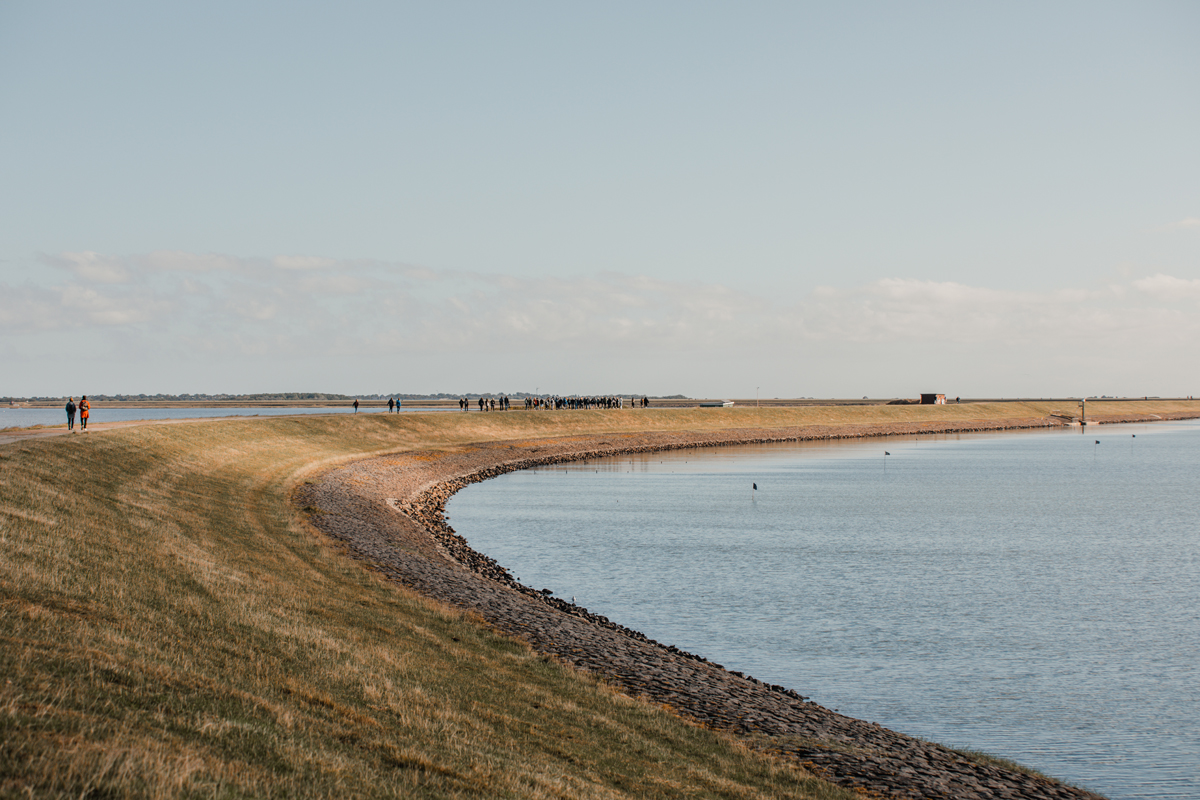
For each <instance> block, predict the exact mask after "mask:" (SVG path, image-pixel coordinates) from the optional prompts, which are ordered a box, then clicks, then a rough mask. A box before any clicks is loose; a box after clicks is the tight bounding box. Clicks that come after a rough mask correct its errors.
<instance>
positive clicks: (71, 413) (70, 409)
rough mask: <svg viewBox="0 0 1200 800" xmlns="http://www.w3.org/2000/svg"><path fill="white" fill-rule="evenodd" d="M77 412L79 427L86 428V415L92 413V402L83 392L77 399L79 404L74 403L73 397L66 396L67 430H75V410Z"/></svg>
mask: <svg viewBox="0 0 1200 800" xmlns="http://www.w3.org/2000/svg"><path fill="white" fill-rule="evenodd" d="M76 411H78V412H79V429H80V430H84V431H86V430H87V423H88V417H90V416H91V415H92V404H91V403H89V402H88V399H87V395H86V394H85V395H84V396H83V397H82V398H80V400H79V404H78V405H76V404H75V398H74V397H68V398H67V430H69V431H73V430H75V412H76Z"/></svg>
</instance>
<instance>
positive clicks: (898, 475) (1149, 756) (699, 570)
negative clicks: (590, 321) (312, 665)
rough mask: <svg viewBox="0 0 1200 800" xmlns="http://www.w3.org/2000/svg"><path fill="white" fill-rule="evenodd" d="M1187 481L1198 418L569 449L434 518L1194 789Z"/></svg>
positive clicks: (983, 720) (1198, 711)
mask: <svg viewBox="0 0 1200 800" xmlns="http://www.w3.org/2000/svg"><path fill="white" fill-rule="evenodd" d="M1097 441H1099V444H1096V442H1097ZM885 450H886V451H888V452H890V453H891V455H890V456H884V452H885ZM1198 475H1200V425H1197V424H1196V423H1178V424H1177V423H1170V424H1167V423H1163V424H1160V425H1155V426H1114V427H1093V428H1089V429H1087V431H1086V432H1085V433H1084V434H1083V435H1080V433H1079V432H1078V430H1075V431H1072V432H1053V433H1038V434H1018V435H1013V434H1008V435H993V436H963V437H956V436H939V437H932V436H925V437H918V438H914V437H904V438H896V437H893V438H890V439H886V440H872V441H868V442H864V443H855V444H845V443H840V444H824V443H822V444H818V445H808V446H800V447H798V446H794V445H763V446H752V447H738V448H713V449H711V450H705V451H699V452H698V451H685V452H679V453H671V454H649V455H642V456H625V457H621V458H614V459H606V460H600V461H595V460H593V461H591V462H588V463H578V464H570V465H559V466H557V467H547V468H543V469H537V470H530V471H526V472H519V473H512V474H509V475H506V476H503V477H501V478H498V479H496V480H493V481H488V482H486V483H483V484H477V485H474V486H471V487H469V488H468V489H466V490H464V491H463V492H461V493H460V494H459V495H458V496H456V497H455V498H454V499H453V500H452V501H451V503H450V508H449V513H450V515H451V516H452V517H453V524H454V526H455V528H456V529H457V530H458V531H459V533H461V534H463V535H464V536H466V537H467V539H468V540H469V541H470V542H471V544H472V545H473V546H475V547H476V548H477V549H479V550H481V551H483V552H485V553H487V554H489V555H491V556H493V557H495V558H496V559H497V560H498V561H499V562H500V563H501V564H504V565H505V566H506V567H509V568H510V569H512V570H513V571H514V573H515V574H516V575H519V576H521V577H522V579H523V582H524V583H526V584H528V585H531V586H534V587H536V588H542V587H548V588H551V589H553V590H555V592H556V593H557V594H558V595H559V596H560V597H570V596H572V595H574V596H576V597H577V598H578V601H579V603H580V604H582V605H585V606H587V607H589V608H590V609H592V610H593V611H597V612H599V613H602V614H605V615H608V616H609V617H611V618H613V619H615V620H617V621H619V622H621V623H623V624H625V625H628V626H630V627H632V628H635V629H638V630H641V631H643V632H645V633H646V634H648V635H650V636H652V637H654V638H656V639H658V640H660V641H662V642H665V643H668V644H676V645H678V646H680V647H683V648H684V649H687V650H690V651H692V652H695V653H699V654H701V655H704V656H706V657H708V658H711V659H713V660H715V661H718V662H720V663H722V664H725V665H726V666H727V667H730V668H732V669H738V670H742V671H745V672H748V673H749V674H752V675H754V676H755V677H757V678H760V679H762V680H765V681H767V682H769V683H779V684H783V685H785V686H789V687H792V688H795V689H796V690H797V691H799V692H800V693H801V694H804V695H807V696H811V697H812V698H813V699H814V700H816V701H817V702H819V703H821V704H822V705H825V706H828V707H830V708H837V709H839V710H841V711H842V712H843V713H847V714H850V715H853V716H857V717H860V718H864V719H868V720H871V721H876V722H880V723H882V724H884V725H887V726H888V727H892V728H895V729H897V730H901V731H904V732H906V733H910V734H914V735H917V736H922V737H925V738H929V739H933V740H936V741H939V742H942V743H945V744H949V745H952V746H961V747H970V748H974V749H981V750H985V751H988V752H993V753H997V754H1002V755H1004V756H1006V757H1009V758H1014V759H1016V760H1018V761H1021V762H1024V763H1027V764H1030V765H1031V766H1035V767H1037V768H1039V769H1042V770H1044V771H1046V772H1048V773H1050V774H1052V775H1055V776H1058V777H1061V778H1064V779H1066V780H1069V781H1071V782H1073V783H1078V784H1081V785H1085V786H1087V787H1088V788H1091V789H1094V790H1096V791H1100V792H1102V793H1104V794H1107V795H1109V796H1110V797H1113V798H1149V797H1159V798H1162V797H1180V798H1182V797H1188V798H1195V797H1200V767H1198V765H1200V689H1198V688H1197V687H1198V686H1200V675H1198V674H1197V673H1198V668H1197V664H1198V663H1200V657H1198V655H1197V643H1198V642H1200V604H1198V600H1200V557H1198V556H1200V532H1198V526H1197V525H1196V520H1197V519H1198V518H1200V491H1197V490H1198V489H1200V486H1198V481H1197V476H1198ZM752 484H757V485H758V490H757V491H755V490H753V489H752V488H751V487H752Z"/></svg>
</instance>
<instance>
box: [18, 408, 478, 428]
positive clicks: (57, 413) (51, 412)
mask: <svg viewBox="0 0 1200 800" xmlns="http://www.w3.org/2000/svg"><path fill="white" fill-rule="evenodd" d="M63 405H64V406H65V405H66V403H63ZM434 410H437V409H430V408H421V409H417V408H411V409H410V408H402V409H401V411H403V412H408V411H434ZM455 410H457V409H455ZM380 412H382V413H385V414H386V413H387V408H386V407H384V408H363V409H360V410H359V412H358V413H360V414H378V413H380ZM352 413H354V409H353V408H351V407H349V406H347V407H346V408H342V407H340V406H335V407H329V408H312V407H310V406H301V407H299V408H284V407H278V408H257V407H246V408H120V407H117V406H105V405H94V406H92V415H91V417H89V419H88V422H89V424H91V423H96V422H128V421H132V420H142V419H199V418H207V417H278V416H286V415H294V414H352ZM75 422H76V424H78V422H79V418H78V416H76V418H75ZM66 424H67V412H66V411H65V410H64V409H62V408H3V407H0V430H2V429H4V428H32V427H33V426H34V425H64V426H65V425H66Z"/></svg>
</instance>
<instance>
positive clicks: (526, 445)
mask: <svg viewBox="0 0 1200 800" xmlns="http://www.w3.org/2000/svg"><path fill="white" fill-rule="evenodd" d="M1187 416H1190V415H1180V416H1178V417H1172V418H1178V419H1183V418H1187ZM1150 419H1152V418H1151V417H1148V416H1141V415H1139V416H1131V417H1120V418H1115V417H1110V418H1106V419H1103V420H1100V419H1096V420H1093V421H1092V424H1103V423H1105V422H1145V421H1149V420H1150ZM1153 419H1161V417H1154V418H1153ZM1059 425H1060V423H1058V422H1055V421H1053V420H1047V419H1024V420H1006V421H1003V422H992V421H980V422H978V423H961V422H960V423H928V424H905V425H842V426H836V427H834V426H830V427H818V426H812V427H804V428H782V429H770V430H729V431H723V432H716V433H712V432H709V433H637V434H609V435H604V436H586V437H566V438H560V439H544V440H535V441H523V442H486V443H479V444H475V445H471V446H468V447H463V448H457V449H454V450H450V451H429V452H406V453H399V454H394V455H389V456H384V457H378V458H371V459H367V460H363V461H359V462H356V463H353V464H349V465H346V466H342V467H339V468H335V469H332V470H330V471H329V472H327V473H325V474H323V475H322V476H321V477H319V478H318V479H315V480H314V481H313V483H311V484H308V485H305V486H302V487H300V488H299V489H298V490H297V493H296V498H295V499H296V502H297V504H298V505H299V506H300V507H301V508H303V509H304V510H305V511H306V513H307V516H308V519H309V520H310V521H311V522H312V524H313V525H314V526H315V527H317V528H318V529H320V530H321V531H323V532H324V533H326V534H327V535H329V536H330V537H332V538H333V539H335V540H337V541H338V542H340V543H342V544H343V545H344V546H345V548H346V549H347V550H348V551H349V553H350V554H351V555H352V556H353V557H355V558H358V559H360V560H362V561H364V562H366V563H367V564H368V565H370V566H371V567H372V568H373V569H376V570H378V571H380V572H382V573H383V574H384V575H386V576H387V577H389V578H390V579H392V580H395V581H397V582H399V583H401V584H403V585H405V586H408V587H411V588H413V589H415V590H417V591H419V592H421V593H423V594H425V595H427V596H430V597H433V598H436V599H438V600H441V601H443V602H446V603H449V604H452V605H455V606H458V607H461V608H465V609H470V610H473V611H474V612H476V613H478V614H479V615H480V616H481V617H482V618H483V619H485V620H486V621H487V622H489V623H490V624H492V625H494V626H496V627H497V628H499V629H500V630H502V631H504V632H506V633H509V634H511V635H513V636H516V637H518V638H520V639H522V640H524V641H526V642H528V643H529V644H530V645H531V646H532V647H533V648H534V649H535V650H536V651H538V652H540V653H543V654H547V655H552V656H554V657H556V658H558V659H560V660H562V661H564V662H566V663H569V664H572V665H574V666H575V667H577V668H579V669H582V670H584V671H587V672H590V673H592V674H595V675H597V676H599V677H601V678H602V679H603V680H605V681H606V682H608V683H609V684H611V685H612V686H614V687H616V688H618V689H619V690H621V691H623V692H625V693H627V694H629V695H632V696H635V697H644V698H646V699H649V700H652V701H654V702H657V703H663V704H666V705H669V706H671V707H672V708H674V709H675V710H676V711H678V713H680V714H681V715H682V716H684V717H686V718H690V719H693V720H695V721H696V722H698V723H700V724H703V725H705V726H707V727H712V728H716V729H720V730H725V731H728V732H730V733H733V734H735V735H737V736H739V737H742V738H743V740H744V741H745V742H747V743H748V744H750V745H751V746H753V747H756V748H758V749H762V750H765V751H768V752H772V753H774V754H776V755H779V756H782V757H784V758H789V759H795V760H797V761H799V762H800V763H803V764H804V765H806V766H807V767H809V768H810V769H812V770H813V771H815V772H817V773H818V774H821V775H823V776H824V777H826V778H828V779H830V780H833V781H834V782H836V783H840V784H843V785H846V786H850V787H856V788H858V789H860V790H865V791H866V792H867V793H868V794H874V795H875V796H886V797H902V798H935V797H954V798H993V797H1019V798H1030V799H1031V800H1032V799H1033V798H1037V799H1039V800H1041V799H1042V798H1095V797H1098V795H1095V794H1092V793H1090V792H1086V791H1083V790H1080V789H1075V788H1072V787H1067V786H1064V785H1062V784H1058V783H1053V782H1050V781H1047V780H1044V779H1042V778H1039V777H1034V776H1029V775H1026V774H1024V773H1020V772H1016V771H1013V770H1008V769H1004V768H1000V767H995V766H983V765H980V764H977V763H975V762H973V761H970V760H967V759H965V758H964V757H962V756H960V755H958V754H957V753H954V752H953V751H951V750H949V749H947V748H944V747H942V746H940V745H936V744H931V743H928V742H924V741H921V740H918V739H915V738H912V737H909V736H905V735H904V734H901V733H897V732H895V731H891V730H888V729H886V728H883V727H881V726H879V725H877V724H875V723H869V722H865V721H862V720H857V719H853V718H850V717H846V716H843V715H841V714H837V713H835V712H833V711H830V710H829V709H826V708H823V707H821V706H819V705H817V704H815V703H812V702H808V701H806V699H805V698H803V697H802V696H801V695H800V694H799V693H797V692H796V691H795V690H793V689H789V688H786V687H782V686H769V685H766V684H764V683H762V682H760V681H758V680H756V679H754V678H752V677H749V676H744V675H742V674H741V673H738V672H734V671H729V670H726V669H724V668H723V667H721V666H720V665H718V664H714V663H712V662H709V661H706V660H704V659H702V658H700V657H698V656H694V655H691V654H689V653H685V652H683V651H680V650H677V649H676V648H673V647H667V646H664V645H662V644H659V643H658V642H654V641H652V640H650V639H648V638H646V637H645V636H643V635H642V634H640V633H638V632H636V631H631V630H628V629H626V628H624V627H622V626H620V625H619V624H616V623H613V622H611V621H610V620H607V619H605V618H604V617H600V616H598V615H594V614H591V613H589V612H588V611H587V610H586V609H583V608H581V607H578V606H575V605H572V604H570V603H567V602H565V601H562V600H559V599H557V598H554V597H552V596H544V595H542V594H541V593H539V592H537V591H535V590H534V589H532V588H530V587H526V586H522V585H520V584H518V583H516V581H515V580H514V579H513V577H512V575H511V574H510V573H509V572H508V571H507V570H505V569H504V568H503V567H502V566H501V565H499V564H497V563H496V562H494V561H493V560H492V559H490V558H488V557H487V556H485V555H483V554H480V553H477V552H475V551H474V550H472V549H471V548H470V546H469V545H468V544H467V542H466V540H464V539H463V538H462V537H460V536H458V535H457V534H456V533H455V532H454V530H453V529H452V528H451V527H450V526H449V525H448V524H447V522H446V520H445V517H444V513H443V512H444V507H445V502H446V500H447V499H448V498H449V497H450V496H451V495H452V494H453V493H454V492H456V491H457V490H458V489H460V488H462V487H463V486H466V485H468V484H470V483H473V482H476V481H480V480H485V479H487V478H490V477H494V476H496V475H499V474H503V473H506V472H511V471H513V470H517V469H524V468H528V467H532V466H539V465H544V464H552V463H559V462H564V461H574V460H580V459H585V458H596V457H604V456H615V455H622V454H629V453H640V452H653V451H661V450H674V449H684V448H693V447H711V446H721V445H733V444H750V443H762V442H786V441H818V440H833V439H859V438H864V437H876V436H898V435H912V434H930V433H967V432H986V431H1002V430H1020V429H1033V428H1049V427H1058V426H1059Z"/></svg>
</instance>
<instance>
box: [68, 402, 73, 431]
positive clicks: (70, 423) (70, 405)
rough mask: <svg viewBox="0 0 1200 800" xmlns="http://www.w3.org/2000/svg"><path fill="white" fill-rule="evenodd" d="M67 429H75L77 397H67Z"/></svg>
mask: <svg viewBox="0 0 1200 800" xmlns="http://www.w3.org/2000/svg"><path fill="white" fill-rule="evenodd" d="M67 430H69V431H73V430H75V398H74V397H68V398H67Z"/></svg>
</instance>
